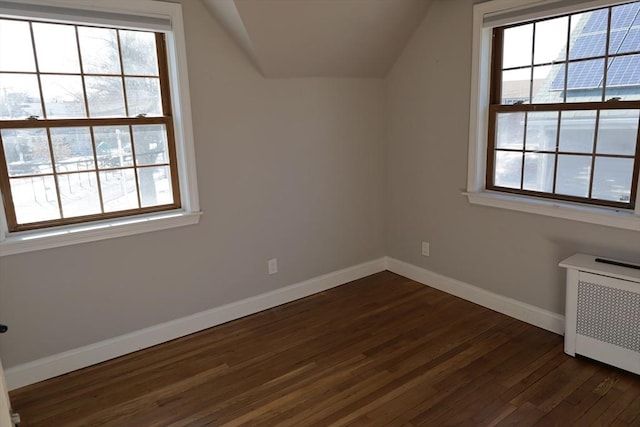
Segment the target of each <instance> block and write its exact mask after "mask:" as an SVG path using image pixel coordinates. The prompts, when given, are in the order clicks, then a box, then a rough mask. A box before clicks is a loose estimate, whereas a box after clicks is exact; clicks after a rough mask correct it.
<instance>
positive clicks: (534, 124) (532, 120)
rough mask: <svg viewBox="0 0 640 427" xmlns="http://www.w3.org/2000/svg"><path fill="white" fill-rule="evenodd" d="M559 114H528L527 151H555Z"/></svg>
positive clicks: (552, 112) (553, 112)
mask: <svg viewBox="0 0 640 427" xmlns="http://www.w3.org/2000/svg"><path fill="white" fill-rule="evenodd" d="M557 135H558V112H557V111H551V112H537V111H536V112H529V113H527V140H526V149H527V150H540V151H555V147H556V139H557Z"/></svg>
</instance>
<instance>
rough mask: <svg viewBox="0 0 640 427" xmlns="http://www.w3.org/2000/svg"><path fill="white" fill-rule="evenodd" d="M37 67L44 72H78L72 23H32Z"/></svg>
mask: <svg viewBox="0 0 640 427" xmlns="http://www.w3.org/2000/svg"><path fill="white" fill-rule="evenodd" d="M33 36H34V38H35V42H36V54H37V55H38V68H39V70H40V71H41V72H45V73H79V72H80V61H79V60H78V44H77V42H76V31H75V28H74V27H73V26H72V25H60V24H43V23H38V22H34V23H33Z"/></svg>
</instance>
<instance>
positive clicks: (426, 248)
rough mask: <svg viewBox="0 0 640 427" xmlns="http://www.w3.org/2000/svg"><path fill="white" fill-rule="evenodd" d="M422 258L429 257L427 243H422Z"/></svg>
mask: <svg viewBox="0 0 640 427" xmlns="http://www.w3.org/2000/svg"><path fill="white" fill-rule="evenodd" d="M422 256H429V242H422Z"/></svg>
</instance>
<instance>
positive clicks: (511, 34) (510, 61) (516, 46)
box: [502, 24, 533, 68]
mask: <svg viewBox="0 0 640 427" xmlns="http://www.w3.org/2000/svg"><path fill="white" fill-rule="evenodd" d="M532 49H533V24H527V25H520V26H517V27H512V28H507V29H506V30H504V49H503V52H502V68H511V67H519V66H522V65H531V59H532V58H531V54H532Z"/></svg>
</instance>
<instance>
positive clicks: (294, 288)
mask: <svg viewBox="0 0 640 427" xmlns="http://www.w3.org/2000/svg"><path fill="white" fill-rule="evenodd" d="M386 261H387V260H386V258H384V257H383V258H379V259H376V260H373V261H369V262H365V263H362V264H358V265H355V266H352V267H348V268H344V269H342V270H338V271H334V272H331V273H328V274H324V275H322V276H318V277H314V278H312V279H309V280H305V281H303V282H300V283H296V284H293V285H290V286H286V287H284V288H281V289H276V290H274V291H271V292H267V293H264V294H261V295H256V296H253V297H250V298H247V299H244V300H241V301H237V302H233V303H230V304H226V305H223V306H220V307H215V308H212V309H210V310H206V311H203V312H200V313H195V314H192V315H190V316H186V317H182V318H180V319H176V320H171V321H169V322H165V323H161V324H159V325H155V326H151V327H149V328H145V329H141V330H138V331H134V332H131V333H128V334H125V335H121V336H118V337H115V338H111V339H108V340H104V341H100V342H97V343H94V344H89V345H86V346H83V347H79V348H76V349H72V350H69V351H66V352H63V353H59V354H55V355H52V356H48V357H44V358H42V359H38V360H34V361H32V362H28V363H24V364H21V365H18V366H15V367H12V368H8V369H6V370H5V377H6V382H7V387H8V389H9V390H15V389H17V388H20V387H24V386H27V385H30V384H35V383H37V382H39V381H43V380H46V379H49V378H53V377H57V376H59V375H63V374H66V373H68V372H71V371H75V370H77V369H82V368H86V367H88V366H91V365H95V364H96V363H100V362H104V361H106V360H109V359H113V358H116V357H119V356H124V355H125V354H129V353H132V352H134V351H138V350H141V349H144V348H148V347H152V346H154V345H157V344H161V343H163V342H167V341H171V340H173V339H176V338H180V337H183V336H185V335H189V334H192V333H194V332H198V331H202V330H204V329H208V328H211V327H213V326H217V325H221V324H223V323H226V322H229V321H232V320H235V319H239V318H241V317H245V316H248V315H251V314H255V313H258V312H260V311H263V310H266V309H269V308H273V307H276V306H279V305H282V304H286V303H288V302H291V301H295V300H297V299H300V298H304V297H307V296H309V295H313V294H315V293H318V292H322V291H325V290H328V289H331V288H335V287H337V286H340V285H343V284H345V283H348V282H351V281H353V280H358V279H361V278H363V277H366V276H369V275H371V274H375V273H379V272H381V271H384V270H386V269H387V262H386Z"/></svg>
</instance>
